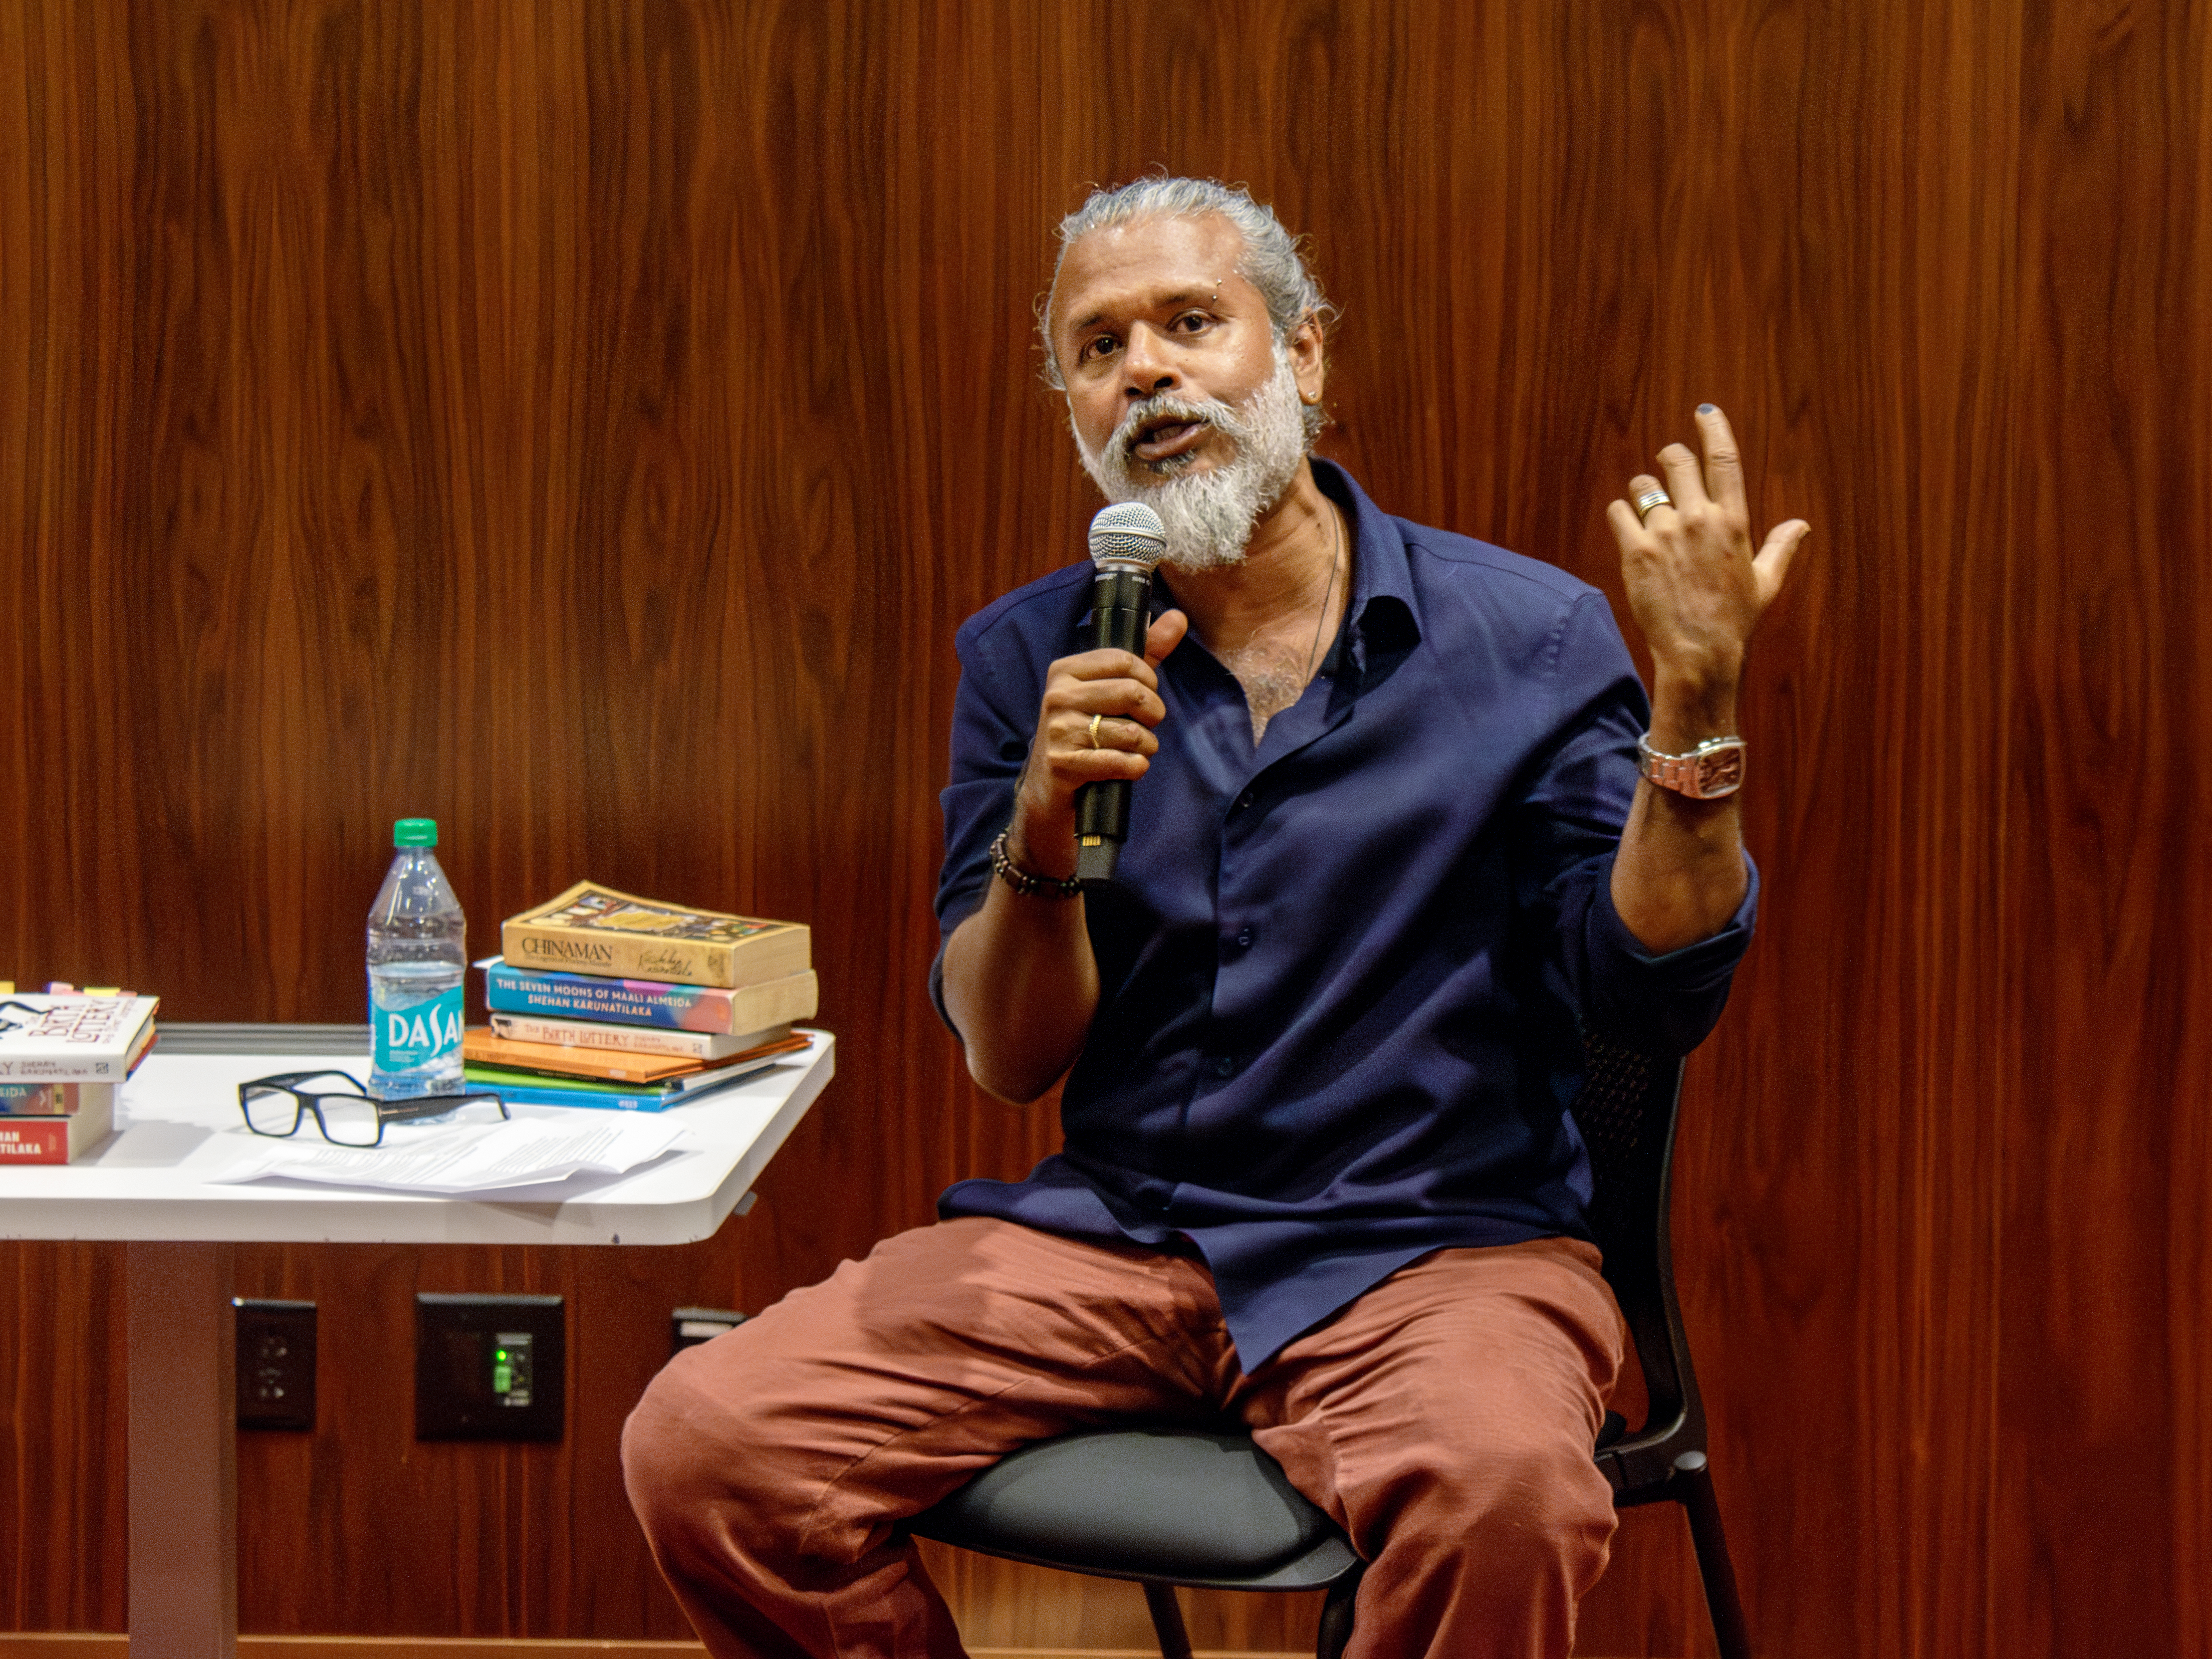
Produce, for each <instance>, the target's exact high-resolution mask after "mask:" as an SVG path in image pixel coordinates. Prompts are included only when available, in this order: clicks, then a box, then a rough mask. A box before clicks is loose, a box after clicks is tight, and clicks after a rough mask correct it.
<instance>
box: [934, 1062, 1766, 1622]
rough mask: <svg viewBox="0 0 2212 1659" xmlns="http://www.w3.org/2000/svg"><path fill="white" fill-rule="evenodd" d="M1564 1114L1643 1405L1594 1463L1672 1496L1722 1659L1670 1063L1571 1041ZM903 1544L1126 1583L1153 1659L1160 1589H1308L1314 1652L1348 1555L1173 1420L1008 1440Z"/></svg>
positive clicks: (1260, 1461)
mask: <svg viewBox="0 0 2212 1659" xmlns="http://www.w3.org/2000/svg"><path fill="white" fill-rule="evenodd" d="M1588 1047H1589V1074H1588V1078H1587V1080H1586V1081H1585V1083H1584V1085H1583V1091H1582V1093H1581V1095H1580V1096H1579V1097H1577V1100H1576V1102H1575V1106H1574V1115H1575V1121H1576V1124H1577V1126H1578V1127H1580V1129H1581V1130H1582V1134H1583V1140H1584V1141H1585V1142H1586V1143H1587V1144H1588V1145H1589V1152H1590V1164H1591V1168H1592V1170H1593V1173H1594V1175H1595V1183H1596V1185H1595V1200H1594V1201H1593V1203H1592V1205H1591V1215H1590V1221H1591V1225H1592V1228H1593V1230H1594V1231H1595V1233H1596V1235H1597V1241H1598V1243H1599V1246H1600V1247H1601V1249H1603V1250H1604V1252H1605V1275H1606V1279H1607V1282H1608V1283H1610V1284H1611V1285H1612V1286H1613V1295H1614V1296H1615V1297H1617V1298H1618V1299H1619V1301H1620V1308H1621V1312H1622V1313H1623V1314H1624V1315H1625V1316H1626V1318H1627V1321H1628V1328H1629V1332H1630V1334H1631V1336H1632V1339H1633V1340H1634V1342H1635V1344H1636V1352H1637V1357H1638V1360H1639V1361H1640V1362H1641V1364H1642V1366H1643V1370H1644V1384H1645V1389H1646V1392H1647V1394H1648V1395H1649V1398H1650V1409H1649V1410H1648V1412H1647V1413H1645V1418H1644V1424H1643V1425H1642V1426H1641V1427H1640V1428H1638V1429H1637V1430H1636V1431H1634V1432H1633V1433H1631V1432H1630V1431H1628V1426H1627V1425H1626V1423H1625V1422H1623V1421H1622V1419H1620V1418H1619V1417H1618V1416H1615V1415H1613V1414H1612V1413H1607V1418H1606V1425H1605V1428H1604V1430H1603V1431H1601V1433H1600V1435H1599V1437H1598V1444H1597V1448H1596V1456H1597V1462H1598V1467H1599V1468H1601V1469H1602V1470H1603V1471H1604V1473H1605V1477H1606V1479H1607V1480H1608V1481H1610V1482H1611V1483H1612V1486H1613V1503H1614V1504H1615V1505H1616V1506H1617V1507H1619V1508H1621V1509H1627V1508H1630V1507H1632V1506H1633V1505H1636V1504H1656V1503H1662V1502H1665V1503H1675V1504H1681V1505H1682V1507H1683V1508H1684V1510H1686V1511H1687V1513H1688V1516H1689V1522H1690V1536H1691V1540H1692V1543H1693V1545H1694V1546H1695V1547H1696V1551H1697V1558H1698V1570H1699V1574H1700V1576H1701V1577H1703V1578H1704V1580H1705V1602H1706V1606H1707V1607H1708V1608H1709V1609H1710V1611H1711V1614H1712V1620H1713V1629H1714V1633H1715V1634H1716V1636H1717V1638H1719V1645H1720V1651H1721V1654H1722V1659H1750V1655H1751V1641H1750V1637H1749V1635H1748V1633H1747V1631H1746V1629H1745V1626H1744V1619H1743V1607H1742V1605H1741V1601H1739V1600H1738V1597H1737V1594H1736V1585H1735V1570H1734V1569H1733V1568H1732V1567H1731V1566H1730V1565H1729V1555H1728V1544H1727V1541H1726V1540H1725V1539H1724V1538H1723V1536H1722V1533H1721V1516H1720V1507H1719V1505H1718V1504H1717V1502H1716V1501H1715V1498H1714V1496H1713V1483H1712V1471H1711V1468H1710V1467H1709V1466H1708V1463H1707V1461H1706V1455H1705V1407H1704V1405H1703V1403H1702V1402H1701V1401H1700V1400H1699V1395H1698V1384H1697V1379H1696V1377H1695V1376H1694V1375H1693V1374H1692V1370H1691V1369H1690V1347H1689V1342H1688V1340H1687V1339H1686V1337H1685V1336H1684V1334H1683V1331H1682V1316H1681V1310H1680V1308H1679V1307H1677V1305H1676V1304H1675V1300H1674V1265H1673V1258H1672V1255H1671V1253H1670V1247H1669V1243H1668V1231H1667V1193H1668V1171H1669V1168H1670V1165H1671V1164H1672V1162H1673V1152H1674V1116H1675V1108H1676V1103H1677V1100H1678V1099H1679V1097H1680V1091H1681V1083H1682V1066H1681V1063H1680V1061H1679V1060H1674V1061H1666V1062H1654V1061H1652V1060H1647V1059H1645V1058H1644V1056H1642V1055H1639V1054H1630V1053H1628V1052H1626V1051H1625V1050H1623V1049H1620V1048H1614V1047H1613V1046H1611V1045H1608V1044H1606V1043H1602V1042H1595V1041H1593V1042H1590V1043H1589V1045H1588ZM910 1525H911V1530H912V1531H913V1532H914V1533H915V1534H918V1535H919V1536H921V1537H924V1538H933V1539H936V1540H939V1541H941V1542H943V1543H947V1544H957V1545H958V1546H959V1547H961V1548H963V1549H970V1550H975V1551H979V1552H981V1553H983V1554H986V1555H997V1556H1003V1557H1005V1558H1006V1559H1010V1560H1014V1561H1026V1562H1029V1563H1030V1564H1031V1565H1036V1566H1044V1567H1057V1568H1060V1569H1061V1570H1062V1571H1068V1572H1080V1573H1088V1574H1091V1575H1092V1576H1094V1577H1106V1578H1127V1579H1133V1580H1134V1581H1135V1582H1136V1583H1139V1584H1141V1585H1142V1586H1143V1587H1144V1591H1145V1601H1146V1606H1147V1607H1149V1608H1150V1609H1151V1610H1152V1624H1153V1627H1154V1629H1155V1630H1156V1631H1158V1634H1159V1641H1160V1652H1161V1654H1162V1655H1163V1656H1164V1659H1190V1655H1191V1648H1190V1638H1189V1637H1188V1634H1186V1633H1185V1632H1184V1629H1183V1622H1182V1609H1181V1607H1180V1606H1179V1604H1178V1603H1177V1601H1176V1594H1175V1587H1176V1586H1177V1585H1188V1586H1190V1587H1191V1588H1193V1589H1243V1590H1296V1589H1326V1590H1327V1591H1328V1601H1327V1602H1326V1603H1325V1605H1324V1606H1323V1607H1322V1618H1321V1635H1320V1640H1319V1642H1318V1643H1317V1644H1316V1653H1317V1655H1318V1656H1319V1659H1338V1656H1340V1654H1341V1653H1342V1652H1343V1650H1344V1646H1345V1644H1346V1642H1347V1641H1348V1640H1349V1639H1350V1638H1351V1635H1352V1600H1353V1596H1354V1595H1355V1593H1356V1592H1357V1591H1358V1587H1359V1576H1360V1574H1361V1572H1362V1571H1364V1563H1362V1562H1361V1560H1360V1559H1359V1558H1358V1556H1357V1555H1355V1554H1354V1553H1352V1547H1351V1546H1350V1545H1349V1544H1348V1543H1347V1542H1346V1541H1345V1538H1344V1535H1343V1534H1341V1533H1340V1532H1339V1531H1338V1530H1337V1528H1335V1526H1334V1524H1333V1523H1332V1522H1330V1521H1329V1519H1328V1516H1325V1515H1323V1514H1322V1512H1321V1511H1320V1510H1317V1509H1316V1508H1315V1507H1314V1506H1313V1505H1312V1504H1310V1503H1308V1502H1307V1501H1306V1499H1305V1498H1304V1497H1303V1496H1302V1495H1301V1494H1300V1493H1299V1492H1297V1490H1296V1489H1295V1488H1293V1487H1292V1486H1291V1484H1290V1482H1289V1481H1288V1480H1285V1478H1284V1475H1283V1472H1282V1470H1281V1469H1280V1468H1279V1467H1278V1466H1277V1465H1276V1463H1275V1461H1274V1460H1273V1458H1271V1457H1269V1456H1268V1455H1267V1454H1266V1453H1265V1452H1263V1451H1261V1449H1259V1448H1258V1447H1257V1446H1255V1444H1253V1443H1252V1441H1251V1439H1250V1437H1249V1436H1247V1435H1244V1434H1242V1433H1238V1432H1236V1431H1233V1430H1232V1431H1219V1432H1217V1431H1206V1430H1200V1429H1191V1428H1183V1427H1133V1428H1126V1429H1109V1430H1097V1431H1083V1432H1079V1433H1076V1434H1068V1435H1061V1436H1060V1437H1057V1438H1055V1439H1052V1440H1046V1441H1041V1442H1039V1443H1037V1444H1036V1445H1033V1446H1025V1447H1024V1448H1023V1449H1021V1450H1019V1451H1018V1452H1016V1453H1014V1454H1013V1455H1012V1456H1009V1457H1007V1458H1005V1459H1003V1460H1002V1461H1001V1462H999V1463H997V1464H996V1465H994V1467H992V1468H989V1469H987V1470H985V1471H984V1472H983V1474H980V1475H978V1476H977V1477H976V1478H975V1480H972V1481H970V1482H969V1484H968V1485H967V1486H963V1488H961V1490H960V1491H958V1492H954V1493H953V1494H952V1495H951V1497H949V1498H945V1500H944V1501H943V1502H942V1503H940V1504H938V1505H937V1506H936V1507H935V1508H934V1509H932V1510H928V1511H927V1512H926V1513H924V1514H922V1515H920V1516H915V1519H914V1521H913V1522H911V1523H910Z"/></svg>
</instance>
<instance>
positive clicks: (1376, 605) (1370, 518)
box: [1312, 455, 1421, 671]
mask: <svg viewBox="0 0 2212 1659" xmlns="http://www.w3.org/2000/svg"><path fill="white" fill-rule="evenodd" d="M1312 465H1313V474H1314V482H1315V483H1316V484H1318V485H1320V486H1321V491H1322V494H1323V495H1326V496H1328V498H1329V500H1331V501H1334V502H1335V503H1336V505H1337V506H1338V507H1340V508H1341V509H1343V512H1344V517H1345V521H1346V524H1348V525H1349V526H1351V529H1352V599H1351V601H1350V603H1349V604H1348V605H1346V616H1347V617H1350V618H1351V622H1350V625H1349V626H1347V627H1346V628H1345V629H1343V630H1342V631H1341V632H1340V634H1339V635H1338V637H1337V647H1336V650H1335V651H1334V652H1332V653H1330V654H1331V655H1332V656H1337V655H1338V653H1341V652H1342V651H1344V650H1345V649H1346V647H1349V648H1350V649H1351V650H1352V653H1353V654H1354V659H1355V660H1356V661H1357V662H1358V664H1359V665H1360V667H1361V669H1362V670H1363V671H1364V669H1365V668H1366V667H1367V665H1368V664H1369V662H1370V659H1371V656H1370V653H1372V652H1374V651H1376V650H1377V649H1390V648H1394V647H1395V648H1400V649H1402V648H1404V647H1408V646H1412V645H1414V644H1416V643H1418V642H1419V640H1420V637H1421V611H1420V604H1419V599H1418V598H1417V596H1416V595H1415V593H1414V591H1413V568H1412V566H1411V565H1410V564H1408V563H1407V559H1406V538H1405V537H1404V535H1403V534H1401V532H1400V531H1399V528H1398V521H1397V520H1395V519H1393V518H1392V517H1390V515H1389V514H1388V513H1385V512H1383V510H1382V508H1380V507H1376V505H1375V503H1374V502H1373V501H1370V500H1368V498H1367V492H1366V491H1365V490H1364V489H1361V488H1360V487H1359V483H1358V480H1357V479H1355V478H1354V477H1352V474H1350V473H1349V472H1347V471H1345V470H1344V469H1343V468H1342V467H1341V466H1339V465H1337V464H1336V463H1335V462H1334V461H1325V460H1323V459H1322V458H1321V457H1320V456H1318V455H1316V456H1315V457H1314V458H1313V461H1312ZM1335 666H1336V665H1335V664H1332V665H1331V668H1332V671H1333V670H1334V667H1335Z"/></svg>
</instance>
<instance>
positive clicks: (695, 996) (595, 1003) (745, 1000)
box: [477, 957, 820, 1036]
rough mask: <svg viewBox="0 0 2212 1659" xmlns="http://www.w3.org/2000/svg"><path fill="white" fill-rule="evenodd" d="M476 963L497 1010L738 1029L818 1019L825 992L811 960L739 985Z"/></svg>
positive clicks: (677, 1027) (489, 1003) (497, 961)
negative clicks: (801, 968) (800, 969)
mask: <svg viewBox="0 0 2212 1659" xmlns="http://www.w3.org/2000/svg"><path fill="white" fill-rule="evenodd" d="M477 967H479V968H481V969H483V970H484V1006H486V1007H488V1008H489V1009H490V1010H491V1011H492V1012H494V1013H504V1014H538V1015H542V1016H544V1017H546V1018H553V1019H592V1020H617V1021H620V1022H623V1023H625V1024H631V1025H655V1026H659V1028H660V1029H661V1030H668V1031H717V1032H720V1033H723V1034H724V1035H728V1036H734V1035H735V1034H737V1033H738V1032H741V1031H757V1030H763V1029H764V1028H765V1027H767V1026H770V1025H782V1024H787V1023H789V1022H790V1021H792V1020H795V1019H811V1018H814V1012H815V1008H816V1006H817V1000H818V997H819V995H820V991H819V987H818V986H817V983H816V981H815V975H814V970H813V969H811V968H810V969H807V970H806V971H805V972H804V973H799V974H787V975H784V976H783V977H782V978H781V979H772V980H769V981H766V982H765V983H763V984H760V985H748V986H744V987H742V988H740V989H738V990H734V991H732V990H725V989H723V988H721V987H719V986H709V985H677V984H673V983H671V982H670V981H667V980H654V979H602V978H600V977H599V976H598V975H592V974H554V973H538V972H532V970H530V969H525V968H518V967H516V966H515V965H514V964H513V963H510V962H508V961H507V958H506V957H487V958H485V960H483V961H482V962H480V963H477Z"/></svg>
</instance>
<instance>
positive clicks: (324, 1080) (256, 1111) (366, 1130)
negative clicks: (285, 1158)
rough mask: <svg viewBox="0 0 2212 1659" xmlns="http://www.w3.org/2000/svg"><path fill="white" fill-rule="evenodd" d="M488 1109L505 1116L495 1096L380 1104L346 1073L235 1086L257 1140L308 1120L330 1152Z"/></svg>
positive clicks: (282, 1076)
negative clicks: (416, 1124) (423, 1122)
mask: <svg viewBox="0 0 2212 1659" xmlns="http://www.w3.org/2000/svg"><path fill="white" fill-rule="evenodd" d="M484 1104H490V1105H493V1106H496V1107H498V1108H499V1115H501V1117H505V1116H507V1103H506V1102H505V1101H503V1100H501V1098H500V1097H498V1096H497V1095H423V1096H422V1097H418V1098H416V1099H414V1100H407V1101H392V1102H387V1101H381V1100H379V1099H377V1098H376V1097H374V1096H373V1095H371V1094H370V1093H369V1092H368V1091H367V1090H366V1089H363V1088H362V1086H361V1082H360V1080H359V1079H357V1078H355V1077H354V1076H353V1075H352V1074H351V1073H346V1072H279V1073H277V1074H276V1076H274V1077H258V1078H255V1079H252V1081H251V1082H247V1083H241V1084H240V1085H238V1109H239V1110H240V1111H241V1112H243V1113H244V1114H245V1115H246V1127H247V1128H249V1129H251V1130H252V1131H253V1133H256V1134H258V1135H273V1136H276V1137H278V1138H282V1137H283V1136H285V1135H289V1134H292V1133H296V1132H297V1131H298V1129H299V1127H300V1125H301V1122H302V1121H304V1120H305V1119H306V1118H307V1116H308V1115H309V1114H311V1113H312V1114H313V1116H314V1120H315V1127H317V1128H318V1129H320V1130H321V1131H322V1132H323V1139H325V1140H327V1141H329V1142H330V1143H331V1145H332V1146H380V1145H381V1144H382V1143H383V1140H384V1126H385V1125H386V1124H387V1123H404V1122H407V1121H410V1120H411V1119H415V1118H424V1117H441V1116H443V1115H445V1114H447V1113H448V1112H455V1111H459V1109H461V1108H462V1107H464V1106H477V1105H484Z"/></svg>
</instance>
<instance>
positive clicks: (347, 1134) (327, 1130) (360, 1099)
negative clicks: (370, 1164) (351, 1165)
mask: <svg viewBox="0 0 2212 1659" xmlns="http://www.w3.org/2000/svg"><path fill="white" fill-rule="evenodd" d="M300 1092H301V1094H304V1095H313V1097H314V1101H315V1104H316V1105H317V1106H318V1107H319V1108H320V1109H321V1110H322V1114H323V1133H324V1134H325V1135H327V1136H328V1137H329V1138H330V1139H332V1140H335V1141H336V1142H337V1144H338V1145H339V1146H375V1145H376V1140H377V1125H376V1102H375V1101H374V1100H372V1099H371V1098H370V1097H368V1096H367V1095H364V1094H357V1093H354V1092H352V1091H346V1092H344V1093H339V1092H337V1091H331V1092H330V1093H327V1094H326V1093H325V1092H324V1085H315V1084H307V1085H303V1086H302V1087H301V1090H300Z"/></svg>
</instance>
